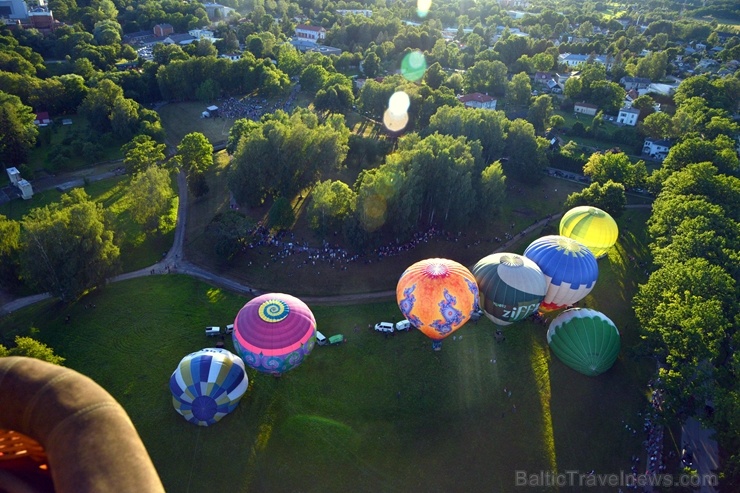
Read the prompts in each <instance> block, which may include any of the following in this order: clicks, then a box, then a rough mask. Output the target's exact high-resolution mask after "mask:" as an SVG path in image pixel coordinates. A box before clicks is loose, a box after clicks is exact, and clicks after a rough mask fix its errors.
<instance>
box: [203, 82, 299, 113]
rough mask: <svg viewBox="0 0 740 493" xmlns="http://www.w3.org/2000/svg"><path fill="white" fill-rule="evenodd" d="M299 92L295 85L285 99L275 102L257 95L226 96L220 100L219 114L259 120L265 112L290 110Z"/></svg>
mask: <svg viewBox="0 0 740 493" xmlns="http://www.w3.org/2000/svg"><path fill="white" fill-rule="evenodd" d="M297 93H298V91H296V89H295V87H294V88H293V89H292V90H291V92H290V95H289V96H288V97H287V98H286V99H285V101H277V102H273V103H271V102H269V101H268V100H267V99H264V98H257V97H244V98H234V97H230V98H225V99H222V100H220V101H219V109H218V111H219V115H221V117H223V118H231V119H238V118H249V119H250V120H255V121H257V120H259V119H260V118H262V115H264V114H265V113H273V112H275V111H277V110H284V111H286V112H290V111H291V110H292V109H293V107H294V106H295V99H296V94H297Z"/></svg>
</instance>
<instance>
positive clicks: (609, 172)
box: [583, 152, 647, 187]
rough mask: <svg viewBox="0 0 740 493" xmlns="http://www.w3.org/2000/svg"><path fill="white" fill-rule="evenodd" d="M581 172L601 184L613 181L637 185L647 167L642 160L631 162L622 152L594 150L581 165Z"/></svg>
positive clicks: (641, 180) (642, 179) (630, 185)
mask: <svg viewBox="0 0 740 493" xmlns="http://www.w3.org/2000/svg"><path fill="white" fill-rule="evenodd" d="M583 174H584V175H586V176H589V177H591V180H592V181H594V182H596V183H600V184H602V185H604V184H606V183H607V182H608V181H613V182H615V183H621V184H623V185H624V186H625V187H637V186H640V185H641V184H642V182H643V181H644V180H645V178H646V177H647V169H646V167H645V162H644V161H638V162H637V163H635V164H632V161H630V158H629V156H627V155H626V154H625V153H623V152H606V153H604V154H602V153H600V152H595V153H593V154H591V157H589V158H588V161H587V162H586V165H585V166H584V167H583Z"/></svg>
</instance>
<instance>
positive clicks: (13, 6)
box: [0, 0, 28, 20]
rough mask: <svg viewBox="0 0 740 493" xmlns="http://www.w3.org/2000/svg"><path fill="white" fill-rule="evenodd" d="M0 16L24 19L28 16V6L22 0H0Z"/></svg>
mask: <svg viewBox="0 0 740 493" xmlns="http://www.w3.org/2000/svg"><path fill="white" fill-rule="evenodd" d="M0 17H7V18H8V19H11V20H15V19H19V20H25V19H27V18H28V6H27V5H26V2H24V1H23V0H0Z"/></svg>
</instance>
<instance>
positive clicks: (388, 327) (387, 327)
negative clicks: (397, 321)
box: [375, 322, 393, 332]
mask: <svg viewBox="0 0 740 493" xmlns="http://www.w3.org/2000/svg"><path fill="white" fill-rule="evenodd" d="M375 330H377V331H378V332H393V324H392V323H391V322H379V323H377V324H375Z"/></svg>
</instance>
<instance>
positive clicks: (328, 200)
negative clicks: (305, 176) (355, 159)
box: [307, 180, 357, 237]
mask: <svg viewBox="0 0 740 493" xmlns="http://www.w3.org/2000/svg"><path fill="white" fill-rule="evenodd" d="M356 201H357V194H356V193H355V192H354V191H353V190H352V189H351V188H349V186H347V184H346V183H344V182H342V181H338V180H336V181H332V180H326V181H323V182H321V183H319V184H317V185H316V186H315V187H314V188H313V190H311V203H310V204H309V206H308V210H307V213H308V219H309V224H310V225H311V229H313V230H314V231H316V232H317V233H318V234H319V235H320V236H322V237H323V236H326V235H327V233H328V232H329V231H330V230H332V229H333V230H335V231H336V230H337V229H340V228H341V227H342V224H343V223H344V221H345V220H346V219H347V217H349V216H350V215H351V214H352V213H353V212H354V210H355V203H356Z"/></svg>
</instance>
